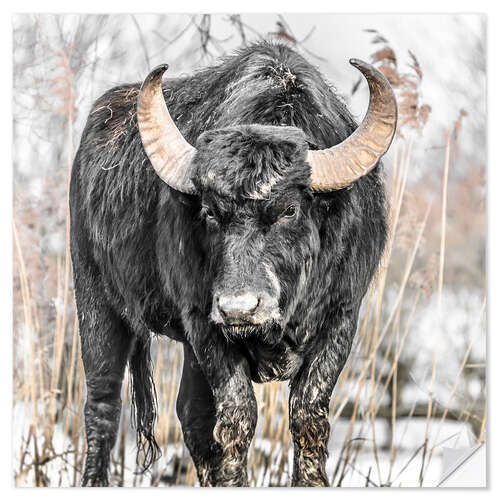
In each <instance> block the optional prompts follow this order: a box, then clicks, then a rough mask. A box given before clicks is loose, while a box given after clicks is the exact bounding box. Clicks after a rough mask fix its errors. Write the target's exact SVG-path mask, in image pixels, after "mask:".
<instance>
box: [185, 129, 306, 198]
mask: <svg viewBox="0 0 500 500" xmlns="http://www.w3.org/2000/svg"><path fill="white" fill-rule="evenodd" d="M197 149H198V154H197V156H196V159H195V163H196V167H197V168H196V169H195V171H196V177H197V181H198V183H199V184H201V187H202V188H203V189H210V190H213V191H216V192H218V193H220V194H223V195H228V196H242V197H244V198H249V199H256V200H260V199H263V200H265V199H269V197H270V195H271V191H272V189H273V188H274V187H275V186H276V185H278V184H289V183H290V182H294V179H295V178H297V177H298V178H300V177H304V179H302V180H303V181H307V179H308V177H309V172H308V169H307V167H305V158H306V153H307V144H306V142H305V138H304V134H303V132H302V131H301V130H299V129H296V128H294V127H273V126H259V125H252V126H240V127H232V128H228V129H221V130H215V131H210V132H207V133H205V134H203V136H202V137H200V140H199V141H198V144H197ZM301 174H302V175H301Z"/></svg>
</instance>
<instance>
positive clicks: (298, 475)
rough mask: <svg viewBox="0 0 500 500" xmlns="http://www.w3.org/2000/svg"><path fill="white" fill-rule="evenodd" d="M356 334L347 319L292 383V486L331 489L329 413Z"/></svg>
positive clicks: (312, 355)
mask: <svg viewBox="0 0 500 500" xmlns="http://www.w3.org/2000/svg"><path fill="white" fill-rule="evenodd" d="M355 330H356V326H355V320H354V321H352V320H350V319H348V318H346V319H345V320H344V321H343V322H342V325H340V327H339V328H338V329H336V331H335V332H332V333H331V334H329V335H328V336H325V338H324V339H323V342H321V343H320V344H319V345H318V346H317V348H316V349H315V351H314V352H312V353H310V355H309V356H308V357H307V358H306V360H305V362H304V365H303V366H302V368H301V370H300V371H299V373H298V374H297V376H296V377H295V378H294V379H293V380H292V383H291V386H290V403H289V413H290V431H291V433H292V438H293V444H294V462H293V476H292V486H329V482H328V478H327V476H326V472H325V465H326V459H327V456H328V438H329V435H330V424H329V422H328V410H329V405H330V398H331V395H332V392H333V388H334V387H335V383H336V382H337V378H338V376H339V374H340V372H341V371H342V368H343V367H344V365H345V362H346V360H347V357H348V355H349V351H350V349H351V344H352V337H353V336H354V333H355Z"/></svg>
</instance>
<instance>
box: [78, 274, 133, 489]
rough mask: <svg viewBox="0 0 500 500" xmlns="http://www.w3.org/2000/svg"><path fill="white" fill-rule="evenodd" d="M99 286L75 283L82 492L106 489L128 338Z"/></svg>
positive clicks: (94, 282)
mask: <svg viewBox="0 0 500 500" xmlns="http://www.w3.org/2000/svg"><path fill="white" fill-rule="evenodd" d="M79 278H80V279H79ZM101 286H102V285H100V283H98V280H92V279H88V278H87V279H81V276H78V275H77V279H76V299H77V306H78V317H79V324H80V338H81V345H82V360H83V366H84V369H85V379H86V386H87V401H86V404H85V411H84V413H85V431H86V436H87V459H86V463H85V470H84V473H83V478H82V485H83V486H107V485H108V467H109V459H110V454H111V450H112V448H113V446H114V444H115V441H116V436H117V432H118V426H119V423H120V413H121V406H122V402H121V386H122V380H123V374H124V371H125V366H126V363H127V358H128V353H129V350H130V347H131V336H130V335H129V334H128V332H127V330H126V328H125V327H124V325H123V324H122V321H121V320H120V318H119V317H117V315H116V314H115V313H114V312H113V311H112V310H111V309H110V308H109V306H108V305H107V304H106V300H105V298H104V296H103V293H102V292H101Z"/></svg>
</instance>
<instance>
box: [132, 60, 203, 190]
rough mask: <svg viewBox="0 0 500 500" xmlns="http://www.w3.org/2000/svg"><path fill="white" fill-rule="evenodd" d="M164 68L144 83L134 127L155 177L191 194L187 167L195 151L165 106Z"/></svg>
mask: <svg viewBox="0 0 500 500" xmlns="http://www.w3.org/2000/svg"><path fill="white" fill-rule="evenodd" d="M167 68H168V65H167V64H161V65H160V66H157V67H156V68H155V69H153V70H152V71H151V73H149V75H148V76H147V77H146V79H145V80H144V83H143V84H142V87H141V91H140V93H139V98H138V103H137V123H138V125H139V132H140V134H141V139H142V144H143V146H144V150H145V151H146V154H147V155H148V158H149V160H150V162H151V164H152V165H153V168H154V169H155V170H156V173H157V174H158V175H159V176H160V177H161V179H162V180H163V181H165V182H166V183H167V184H168V185H169V186H170V187H172V188H174V189H176V190H177V191H181V192H183V193H188V194H194V193H195V192H196V189H195V187H194V185H193V182H192V181H191V175H190V174H191V172H190V164H191V159H192V157H193V156H194V154H195V152H196V149H195V148H193V146H191V144H189V143H188V142H187V141H186V139H184V137H183V136H182V134H181V133H180V132H179V129H178V128H177V127H176V126H175V123H174V121H173V120H172V117H171V116H170V113H169V112H168V109H167V105H166V104H165V99H164V97H163V90H162V87H161V79H162V76H163V73H165V71H166V70H167Z"/></svg>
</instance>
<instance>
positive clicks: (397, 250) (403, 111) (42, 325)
mask: <svg viewBox="0 0 500 500" xmlns="http://www.w3.org/2000/svg"><path fill="white" fill-rule="evenodd" d="M261 38H266V39H275V40H282V41H284V42H286V43H289V44H291V45H293V46H295V47H296V48H297V50H298V51H299V52H301V53H302V54H303V55H304V56H305V57H306V58H307V59H308V60H309V61H310V62H311V63H312V64H314V65H316V66H317V67H318V68H319V69H320V71H321V72H322V73H323V74H324V76H325V77H326V78H327V79H328V81H329V82H330V83H331V84H332V85H333V86H334V88H335V89H336V91H337V93H338V94H339V95H340V96H341V97H342V98H343V99H344V100H345V101H346V103H347V104H348V106H349V107H350V109H351V110H352V112H353V113H354V115H355V116H356V117H357V119H358V120H359V121H360V120H361V119H362V117H363V116H364V112H365V110H366V108H367V102H368V89H367V86H366V83H365V82H364V81H362V80H361V79H360V77H359V73H357V71H356V70H355V69H354V68H352V67H351V66H350V65H349V64H348V60H349V58H351V57H357V58H360V59H363V60H365V61H369V62H372V63H373V64H375V65H376V66H377V67H378V68H379V69H380V70H381V71H382V72H383V73H384V74H385V75H386V76H387V77H388V79H389V81H390V82H391V84H392V85H393V88H394V89H395V92H396V95H397V99H398V105H399V115H400V119H399V129H398V134H397V138H396V139H395V141H394V143H393V146H392V147H391V149H390V151H389V153H388V154H387V155H386V156H385V160H384V164H385V172H386V181H387V191H388V195H389V199H390V218H391V219H390V220H391V234H390V239H389V243H388V246H387V249H386V253H385V256H384V259H383V262H382V265H381V268H380V271H379V273H378V275H377V277H376V279H375V280H374V282H373V284H372V287H371V288H370V291H369V293H368V294H367V296H366V298H365V302H364V306H363V310H362V314H361V316H360V320H359V328H358V334H357V337H356V341H355V345H354V347H353V350H352V353H351V356H350V359H349V362H348V364H347V366H346V368H345V369H344V371H343V373H342V376H341V378H340V380H339V382H338V384H337V387H336V389H335V392H334V396H333V398H332V403H331V409H330V415H331V418H330V422H331V439H330V446H329V450H330V456H329V460H328V463H327V472H328V475H329V477H330V479H331V481H332V485H336V486H368V487H370V486H372V487H375V486H407V487H415V486H435V485H436V484H437V483H438V481H439V479H440V477H441V475H442V473H443V472H444V468H443V453H446V450H447V449H450V448H451V449H460V448H466V447H471V446H473V445H474V444H477V443H482V442H485V441H486V403H485V402H486V377H485V374H486V365H485V362H486V314H485V311H486V283H485V279H486V275H485V236H486V235H485V229H486V213H485V204H486V175H485V169H486V18H485V17H484V16H478V15H434V14H433V15H382V14H377V15H346V14H341V15H336V14H293V15H292V14H290V15H279V14H275V15H273V14H244V15H238V14H218V15H202V14H200V15H187V14H185V15H182V14H178V15H177V14H176V15H167V14H165V15H126V14H124V15H27V14H22V15H15V16H13V40H14V43H13V48H14V49H13V50H14V54H13V61H14V65H13V72H14V73H13V84H14V89H13V100H14V101H13V114H14V116H13V158H14V175H13V180H14V208H13V213H14V226H13V227H14V283H13V286H14V325H13V327H14V329H13V333H14V353H13V356H14V374H13V380H14V382H13V386H14V395H13V404H14V409H13V435H12V446H13V448H12V452H13V468H14V470H13V476H14V481H15V484H16V485H18V486H72V485H74V486H78V485H79V483H80V479H81V473H82V466H83V459H84V454H85V446H86V445H85V440H84V427H83V420H82V416H83V415H82V410H83V404H84V399H85V384H84V377H83V368H82V365H81V361H80V351H79V338H78V324H77V321H76V315H75V306H74V298H73V283H72V275H71V261H70V258H69V248H68V205H67V196H68V180H69V173H70V170H71V163H72V160H73V157H74V155H75V153H76V150H77V148H78V144H79V138H80V135H81V132H82V130H83V127H84V125H85V121H86V118H87V116H88V113H89V111H90V108H91V104H92V102H93V101H94V100H95V99H97V98H98V97H99V96H100V95H101V94H102V93H103V92H104V91H105V90H107V89H109V88H111V87H113V86H115V85H118V84H120V83H129V82H136V81H141V80H143V78H144V77H145V76H146V75H147V73H148V72H149V70H150V69H151V68H153V67H154V66H156V65H157V64H160V63H164V62H167V63H168V64H169V65H170V69H169V76H181V75H183V74H189V73H191V72H192V71H195V70H196V69H197V68H201V67H205V66H207V65H211V64H215V63H216V61H217V59H218V58H219V57H221V56H223V55H225V54H229V53H231V52H232V51H234V50H235V49H237V48H238V47H241V46H244V45H247V44H250V43H252V42H254V41H256V40H258V39H261ZM153 358H154V359H155V379H156V385H157V392H158V404H159V408H160V416H159V420H158V424H157V438H158V441H159V443H160V444H161V446H162V448H163V456H162V458H161V459H160V460H159V461H158V462H157V463H156V464H155V466H154V467H153V469H152V471H151V472H150V473H148V474H144V475H143V474H137V467H136V442H135V434H134V432H133V429H132V427H131V423H130V405H129V397H128V387H127V385H128V381H127V380H128V379H126V381H125V384H124V389H123V400H124V410H123V413H122V422H121V428H120V434H119V439H118V442H117V445H116V446H115V449H114V451H113V459H112V470H111V476H112V477H111V482H112V484H113V485H118V486H132V485H134V486H165V485H176V484H179V485H195V484H196V473H195V470H194V467H193V464H192V462H191V459H190V457H189V453H188V452H187V450H186V449H185V447H184V445H183V441H182V433H181V430H180V425H179V423H178V420H177V417H176V415H175V398H176V394H177V389H178V383H179V380H180V378H179V377H180V369H181V367H182V349H181V348H180V346H179V345H177V344H176V343H175V342H174V341H170V340H168V339H163V338H162V339H158V340H156V341H155V343H154V353H153ZM255 390H256V394H257V398H258V402H259V423H258V428H257V431H256V436H255V439H254V441H253V444H252V447H251V450H250V455H249V478H250V484H251V485H253V486H268V485H276V486H277V485H281V486H286V485H287V484H289V483H290V474H291V459H292V451H291V443H290V438H289V434H288V420H287V418H288V417H287V395H288V387H287V385H286V384H280V383H272V384H265V385H256V386H255Z"/></svg>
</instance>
